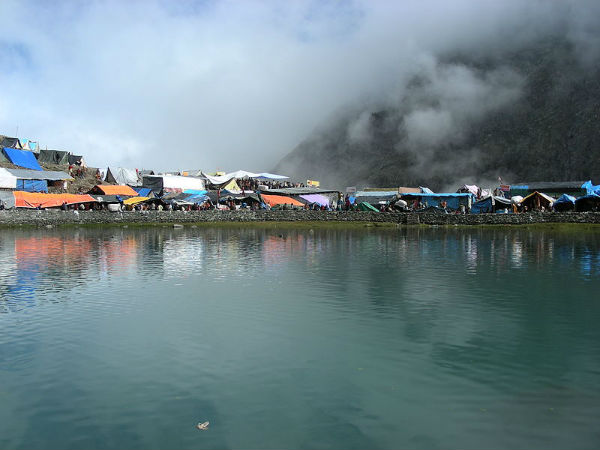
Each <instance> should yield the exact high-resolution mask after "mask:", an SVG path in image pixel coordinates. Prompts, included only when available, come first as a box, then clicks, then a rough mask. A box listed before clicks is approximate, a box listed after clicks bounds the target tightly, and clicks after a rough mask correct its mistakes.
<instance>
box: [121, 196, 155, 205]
mask: <svg viewBox="0 0 600 450" xmlns="http://www.w3.org/2000/svg"><path fill="white" fill-rule="evenodd" d="M149 199H150V197H131V198H128V199H126V200H123V204H124V205H137V204H138V203H142V202H145V201H146V200H149Z"/></svg>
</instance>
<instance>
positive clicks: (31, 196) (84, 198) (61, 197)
mask: <svg viewBox="0 0 600 450" xmlns="http://www.w3.org/2000/svg"><path fill="white" fill-rule="evenodd" d="M13 194H14V196H15V206H16V207H17V208H38V207H40V208H53V207H58V206H62V205H63V204H64V203H66V204H67V205H73V204H79V203H93V202H95V200H94V198H93V197H92V196H91V195H87V194H85V195H78V194H37V193H32V192H23V191H14V192H13Z"/></svg>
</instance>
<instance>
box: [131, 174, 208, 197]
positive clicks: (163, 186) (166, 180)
mask: <svg viewBox="0 0 600 450" xmlns="http://www.w3.org/2000/svg"><path fill="white" fill-rule="evenodd" d="M142 186H143V187H146V188H150V189H151V190H152V191H154V192H158V193H160V192H183V191H185V190H187V189H195V190H204V181H203V180H202V179H201V178H195V177H182V176H179V175H145V176H144V177H143V183H142Z"/></svg>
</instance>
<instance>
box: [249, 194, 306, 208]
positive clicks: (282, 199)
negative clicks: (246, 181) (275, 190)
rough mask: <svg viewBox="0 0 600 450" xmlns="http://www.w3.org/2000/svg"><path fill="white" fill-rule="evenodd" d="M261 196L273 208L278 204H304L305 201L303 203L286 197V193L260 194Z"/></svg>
mask: <svg viewBox="0 0 600 450" xmlns="http://www.w3.org/2000/svg"><path fill="white" fill-rule="evenodd" d="M260 197H261V198H262V200H263V202H265V203H266V204H267V205H269V206H270V207H271V208H272V207H273V206H276V205H293V206H304V203H301V202H299V201H298V200H296V199H294V198H292V197H286V196H284V195H267V194H260Z"/></svg>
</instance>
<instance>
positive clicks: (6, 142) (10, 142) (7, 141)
mask: <svg viewBox="0 0 600 450" xmlns="http://www.w3.org/2000/svg"><path fill="white" fill-rule="evenodd" d="M0 147H8V148H21V143H20V142H19V139H18V138H14V137H8V136H0Z"/></svg>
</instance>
